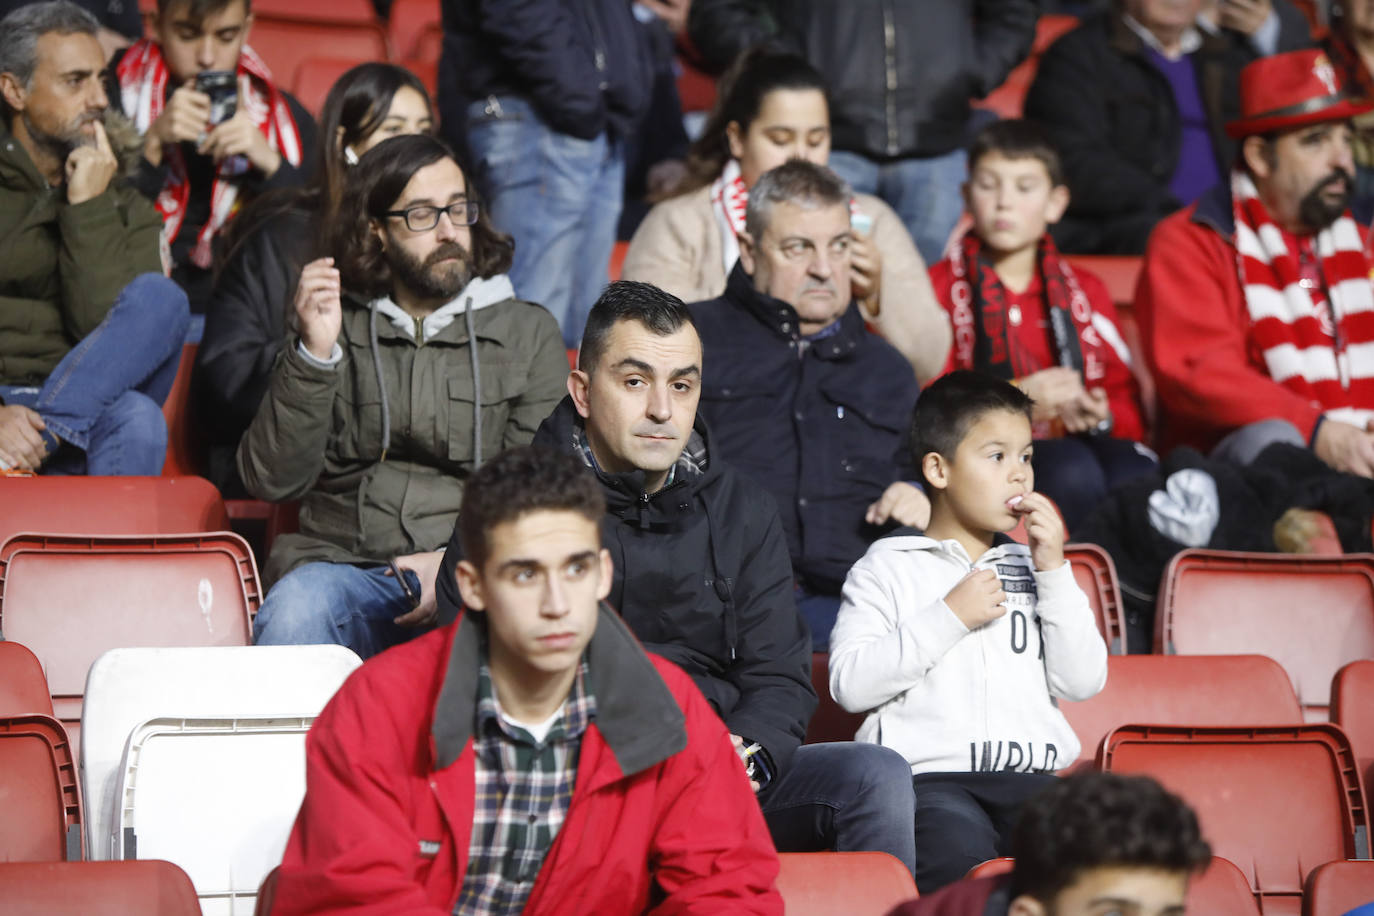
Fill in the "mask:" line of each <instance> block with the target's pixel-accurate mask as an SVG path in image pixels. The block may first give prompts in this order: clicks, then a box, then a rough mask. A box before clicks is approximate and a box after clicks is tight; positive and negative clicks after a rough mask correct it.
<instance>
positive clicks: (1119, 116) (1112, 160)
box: [1026, 3, 1311, 254]
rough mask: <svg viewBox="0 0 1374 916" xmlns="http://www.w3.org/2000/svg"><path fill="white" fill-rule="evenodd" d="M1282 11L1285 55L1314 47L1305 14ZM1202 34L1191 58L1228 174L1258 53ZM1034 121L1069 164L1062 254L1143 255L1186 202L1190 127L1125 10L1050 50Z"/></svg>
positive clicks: (1060, 231) (1030, 113) (1033, 103)
mask: <svg viewBox="0 0 1374 916" xmlns="http://www.w3.org/2000/svg"><path fill="white" fill-rule="evenodd" d="M1275 8H1276V9H1277V10H1279V12H1280V14H1281V15H1280V23H1281V28H1280V33H1279V46H1278V50H1280V51H1287V50H1294V49H1296V48H1299V47H1304V46H1306V45H1307V44H1310V42H1311V38H1310V36H1309V35H1308V33H1307V28H1306V24H1305V22H1303V21H1302V19H1301V14H1300V13H1297V11H1296V10H1294V9H1293V8H1292V7H1291V6H1289V5H1287V4H1282V3H1276V4H1275ZM1293 17H1296V18H1297V22H1296V23H1294V22H1292V21H1291V20H1292V18H1293ZM1202 34H1203V41H1202V46H1201V47H1200V48H1199V49H1198V50H1197V51H1195V52H1194V53H1193V54H1191V55H1190V58H1191V60H1192V62H1193V67H1194V71H1195V72H1196V74H1197V85H1198V89H1199V91H1200V92H1201V94H1202V101H1203V106H1204V108H1205V109H1206V111H1207V119H1208V127H1209V130H1210V133H1211V138H1212V148H1213V150H1214V151H1215V153H1216V159H1217V168H1218V170H1219V171H1220V173H1221V174H1222V175H1223V176H1225V175H1227V174H1228V173H1229V172H1230V169H1231V163H1232V161H1233V160H1234V157H1235V151H1236V147H1235V143H1234V141H1232V140H1231V139H1230V138H1229V137H1227V136H1226V129H1225V128H1226V122H1227V121H1230V120H1233V119H1235V118H1236V117H1238V116H1239V113H1240V111H1239V91H1240V90H1239V78H1240V71H1241V70H1242V69H1243V68H1244V66H1245V65H1246V64H1247V63H1249V62H1250V61H1251V60H1253V59H1254V57H1255V53H1254V51H1253V49H1251V48H1250V46H1249V44H1248V43H1247V42H1246V40H1245V39H1244V38H1243V37H1242V36H1240V35H1237V34H1235V33H1231V32H1220V33H1218V34H1215V35H1209V34H1207V33H1205V32H1204V33H1202ZM1026 117H1027V118H1030V119H1032V120H1035V121H1038V122H1040V123H1041V124H1044V125H1045V126H1046V128H1047V129H1048V130H1049V132H1050V134H1051V136H1052V137H1053V138H1054V141H1055V145H1056V146H1057V147H1058V149H1059V151H1060V155H1061V156H1062V157H1063V161H1064V173H1065V177H1066V179H1067V182H1068V186H1069V191H1070V195H1071V196H1070V201H1069V209H1068V212H1067V213H1066V214H1065V216H1064V218H1063V220H1061V221H1060V223H1059V225H1057V226H1056V227H1054V229H1053V230H1052V232H1053V234H1054V237H1055V241H1056V242H1057V243H1058V244H1059V246H1060V248H1062V249H1063V250H1065V251H1070V252H1082V253H1088V254H1140V253H1142V252H1143V251H1144V250H1145V241H1146V239H1147V238H1148V237H1149V234H1150V230H1151V229H1153V228H1154V225H1155V223H1156V222H1158V221H1159V220H1160V219H1162V218H1163V217H1165V216H1167V215H1168V214H1170V213H1172V212H1173V211H1174V210H1176V209H1178V208H1179V206H1180V205H1181V204H1180V202H1179V201H1178V200H1175V199H1174V197H1173V195H1172V194H1171V193H1170V192H1169V182H1170V180H1171V179H1172V178H1173V174H1174V170H1175V168H1177V166H1178V156H1179V151H1180V148H1181V145H1182V142H1183V141H1182V127H1181V125H1180V123H1179V116H1178V104H1177V103H1176V102H1175V101H1174V95H1173V90H1172V89H1171V88H1170V86H1169V81H1168V80H1167V79H1166V78H1165V76H1164V74H1162V73H1160V72H1159V70H1158V69H1157V68H1156V67H1155V66H1154V65H1153V64H1151V63H1150V60H1149V58H1148V57H1147V56H1146V51H1145V43H1144V42H1143V41H1141V39H1140V37H1139V36H1138V35H1136V34H1135V33H1134V32H1132V31H1131V29H1130V27H1129V26H1127V25H1126V22H1125V20H1124V19H1123V18H1122V16H1121V14H1120V13H1119V12H1115V11H1113V12H1110V13H1103V14H1100V15H1098V16H1095V17H1093V18H1091V19H1088V20H1085V21H1084V22H1083V24H1082V25H1080V26H1079V27H1078V28H1076V29H1074V30H1073V31H1071V32H1069V33H1068V34H1066V35H1064V36H1063V37H1062V38H1060V39H1059V40H1058V41H1056V42H1055V43H1054V44H1053V45H1052V46H1051V47H1050V49H1049V50H1048V51H1047V52H1045V56H1044V57H1043V58H1042V59H1041V61H1040V66H1039V69H1038V70H1037V72H1036V77H1035V82H1034V83H1033V84H1032V85H1031V89H1030V93H1029V95H1027V97H1026Z"/></svg>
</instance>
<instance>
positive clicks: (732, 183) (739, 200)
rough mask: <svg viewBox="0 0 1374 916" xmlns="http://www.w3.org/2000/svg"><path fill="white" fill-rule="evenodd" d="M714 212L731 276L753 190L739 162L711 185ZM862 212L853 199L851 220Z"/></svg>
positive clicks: (723, 255) (721, 247) (725, 260)
mask: <svg viewBox="0 0 1374 916" xmlns="http://www.w3.org/2000/svg"><path fill="white" fill-rule="evenodd" d="M711 209H713V210H714V211H715V214H716V225H718V226H719V227H720V254H721V260H722V261H724V262H725V275H726V276H727V277H728V276H729V275H730V271H732V270H734V269H735V262H736V261H738V260H739V234H740V233H741V232H743V231H744V216H745V212H746V211H747V210H748V209H749V189H748V188H746V187H745V186H744V178H743V177H742V176H741V175H740V170H739V161H738V160H735V159H731V160H730V161H729V162H727V163H725V169H724V170H723V171H722V172H721V173H720V177H719V178H717V179H716V180H715V181H714V182H712V183H711ZM859 212H860V211H859V206H858V203H857V202H855V200H854V199H853V198H852V197H851V198H850V199H849V214H850V217H851V218H852V217H854V216H856V215H858V214H859ZM869 223H870V226H871V223H872V221H871V220H869ZM864 231H865V232H867V230H864Z"/></svg>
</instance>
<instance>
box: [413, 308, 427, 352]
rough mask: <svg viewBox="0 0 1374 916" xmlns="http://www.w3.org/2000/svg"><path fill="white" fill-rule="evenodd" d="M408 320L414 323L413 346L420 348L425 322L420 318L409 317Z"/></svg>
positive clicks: (422, 342)
mask: <svg viewBox="0 0 1374 916" xmlns="http://www.w3.org/2000/svg"><path fill="white" fill-rule="evenodd" d="M410 320H411V321H413V322H415V345H416V346H417V347H418V346H422V345H423V344H424V342H425V322H424V319H422V318H416V317H415V316H414V315H411V316H410Z"/></svg>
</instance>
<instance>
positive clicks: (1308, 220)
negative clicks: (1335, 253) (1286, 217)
mask: <svg viewBox="0 0 1374 916" xmlns="http://www.w3.org/2000/svg"><path fill="white" fill-rule="evenodd" d="M1339 181H1344V182H1345V193H1343V194H1342V195H1341V196H1340V199H1339V200H1337V201H1334V202H1333V201H1331V200H1330V199H1328V198H1326V197H1324V196H1323V195H1322V191H1324V190H1326V188H1328V187H1330V186H1331V185H1333V184H1336V183H1337V182H1339ZM1354 190H1355V179H1354V177H1352V176H1351V175H1350V173H1349V172H1347V171H1346V170H1345V169H1342V168H1337V169H1335V170H1334V171H1332V173H1331V174H1330V175H1327V176H1326V177H1325V178H1323V179H1322V180H1321V181H1320V182H1319V183H1318V184H1317V186H1316V187H1314V188H1313V189H1312V190H1310V191H1308V192H1307V193H1306V194H1305V195H1303V198H1302V200H1301V201H1299V202H1298V219H1299V220H1301V221H1302V224H1303V225H1304V226H1306V227H1307V228H1308V229H1311V230H1312V231H1313V232H1320V231H1321V230H1323V229H1325V228H1326V227H1327V226H1330V225H1331V224H1332V223H1334V222H1335V221H1336V220H1337V219H1338V218H1339V217H1340V215H1341V214H1342V213H1344V212H1345V209H1346V207H1349V206H1350V198H1351V196H1352V195H1353V194H1354Z"/></svg>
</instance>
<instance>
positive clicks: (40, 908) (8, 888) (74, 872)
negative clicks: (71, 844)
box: [0, 859, 201, 916]
mask: <svg viewBox="0 0 1374 916" xmlns="http://www.w3.org/2000/svg"><path fill="white" fill-rule="evenodd" d="M0 900H3V901H4V902H5V907H6V909H7V910H8V911H10V912H15V913H43V914H45V916H200V912H201V910H200V901H199V900H197V899H196V890H195V888H194V887H192V886H191V879H190V878H188V877H186V873H185V872H183V871H182V870H181V869H179V868H177V867H176V866H175V865H173V864H172V863H171V862H159V861H157V860H155V859H147V860H144V861H130V862H41V863H38V862H35V863H20V862H13V863H0Z"/></svg>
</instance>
